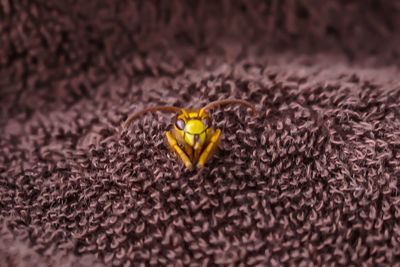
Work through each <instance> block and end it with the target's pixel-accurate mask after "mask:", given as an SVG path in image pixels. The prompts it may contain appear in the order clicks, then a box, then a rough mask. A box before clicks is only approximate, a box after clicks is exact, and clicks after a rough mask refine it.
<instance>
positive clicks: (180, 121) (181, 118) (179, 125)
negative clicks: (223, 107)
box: [174, 109, 211, 148]
mask: <svg viewBox="0 0 400 267" xmlns="http://www.w3.org/2000/svg"><path fill="white" fill-rule="evenodd" d="M210 129H211V118H210V116H209V115H208V114H207V112H206V111H204V110H202V109H200V110H191V111H188V110H182V112H181V113H180V114H178V115H177V116H176V118H175V121H174V130H175V132H176V133H178V134H179V136H180V137H181V138H182V140H184V142H185V143H186V144H188V145H189V146H191V147H193V148H197V147H199V146H200V147H201V146H203V144H204V143H205V142H206V140H207V133H208V131H209V130H210Z"/></svg>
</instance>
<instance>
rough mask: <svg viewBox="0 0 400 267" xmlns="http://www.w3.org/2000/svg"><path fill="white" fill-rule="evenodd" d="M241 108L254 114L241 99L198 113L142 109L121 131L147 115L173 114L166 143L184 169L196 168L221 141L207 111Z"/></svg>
mask: <svg viewBox="0 0 400 267" xmlns="http://www.w3.org/2000/svg"><path fill="white" fill-rule="evenodd" d="M228 104H240V105H244V106H247V107H249V108H251V110H252V113H253V115H255V114H256V109H255V106H254V105H252V104H251V103H249V102H247V101H245V100H240V99H224V100H217V101H214V102H211V103H209V104H207V105H206V106H204V107H202V108H200V109H193V108H191V109H183V108H178V107H175V106H155V107H150V108H146V109H143V110H141V111H139V112H136V113H133V114H132V115H130V116H129V117H128V118H127V119H126V121H125V123H124V125H123V127H124V128H125V129H126V128H127V127H128V126H129V125H130V124H131V123H132V122H133V121H134V120H135V119H137V118H139V117H140V116H142V115H144V114H145V113H147V112H156V111H163V112H174V113H177V115H176V116H175V117H174V119H173V122H172V125H171V126H170V128H169V129H168V130H167V131H166V132H165V141H166V144H167V146H168V148H169V150H170V151H172V152H174V153H175V154H176V155H177V156H178V157H179V159H180V160H181V161H182V162H183V164H184V165H185V167H186V168H187V169H192V168H193V165H195V164H197V166H198V167H199V168H202V167H204V165H205V163H206V162H207V161H208V160H209V159H210V157H211V156H212V155H213V154H214V152H215V150H216V148H217V147H218V144H219V141H220V138H221V133H222V131H221V129H214V127H213V123H212V120H211V117H210V114H209V111H210V110H211V109H213V108H215V107H217V106H221V105H228Z"/></svg>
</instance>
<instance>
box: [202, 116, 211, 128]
mask: <svg viewBox="0 0 400 267" xmlns="http://www.w3.org/2000/svg"><path fill="white" fill-rule="evenodd" d="M203 124H204V126H205V127H206V128H210V127H211V119H210V118H205V119H203Z"/></svg>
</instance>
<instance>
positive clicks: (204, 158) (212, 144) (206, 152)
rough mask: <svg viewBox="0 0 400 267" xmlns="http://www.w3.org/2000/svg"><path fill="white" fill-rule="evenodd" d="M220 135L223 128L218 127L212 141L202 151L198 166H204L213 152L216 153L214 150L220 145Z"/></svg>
mask: <svg viewBox="0 0 400 267" xmlns="http://www.w3.org/2000/svg"><path fill="white" fill-rule="evenodd" d="M220 137H221V129H217V130H216V131H215V133H214V134H213V135H212V136H211V139H210V142H209V143H208V145H207V146H206V148H205V149H204V150H203V152H202V153H201V155H200V158H199V160H198V162H197V166H199V167H204V164H205V163H206V161H207V160H208V159H209V158H210V156H211V155H212V154H214V151H215V149H216V148H217V146H218V142H219V139H220Z"/></svg>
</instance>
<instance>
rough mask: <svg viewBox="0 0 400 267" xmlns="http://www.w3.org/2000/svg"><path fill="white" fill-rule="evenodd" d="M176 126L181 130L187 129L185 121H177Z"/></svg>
mask: <svg viewBox="0 0 400 267" xmlns="http://www.w3.org/2000/svg"><path fill="white" fill-rule="evenodd" d="M175 125H176V127H177V128H178V129H179V130H183V129H184V128H185V121H184V120H182V119H177V120H176V122H175Z"/></svg>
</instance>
